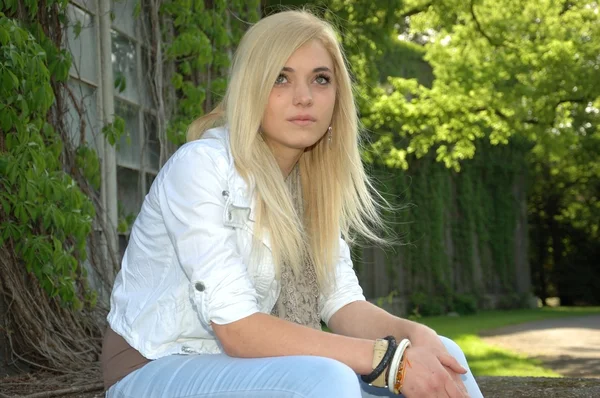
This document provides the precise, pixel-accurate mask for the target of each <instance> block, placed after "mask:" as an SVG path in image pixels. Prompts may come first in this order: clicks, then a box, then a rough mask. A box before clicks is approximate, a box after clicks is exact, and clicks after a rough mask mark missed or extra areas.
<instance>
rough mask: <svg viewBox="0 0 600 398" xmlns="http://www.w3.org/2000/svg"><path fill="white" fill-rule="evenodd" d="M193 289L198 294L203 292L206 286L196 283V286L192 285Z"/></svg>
mask: <svg viewBox="0 0 600 398" xmlns="http://www.w3.org/2000/svg"><path fill="white" fill-rule="evenodd" d="M194 287H195V288H196V290H197V291H199V292H203V291H204V289H206V286H204V283H202V282H196V284H195V285H194Z"/></svg>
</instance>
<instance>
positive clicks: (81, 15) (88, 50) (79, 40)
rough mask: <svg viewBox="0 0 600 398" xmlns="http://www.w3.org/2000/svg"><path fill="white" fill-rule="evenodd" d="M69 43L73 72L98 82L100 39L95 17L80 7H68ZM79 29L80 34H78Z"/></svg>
mask: <svg viewBox="0 0 600 398" xmlns="http://www.w3.org/2000/svg"><path fill="white" fill-rule="evenodd" d="M67 18H68V21H69V22H68V27H67V38H66V40H67V43H66V46H67V48H68V49H69V51H70V52H71V54H72V55H73V63H72V65H71V74H72V75H73V76H77V77H80V78H83V79H86V80H89V81H90V82H93V83H98V64H99V59H98V52H97V49H98V48H97V45H98V40H97V38H96V27H95V26H94V24H93V17H92V16H91V15H90V14H88V13H87V12H85V11H83V10H82V9H80V8H77V7H74V6H72V5H69V6H68V7H67ZM77 31H79V35H77V34H76V33H77Z"/></svg>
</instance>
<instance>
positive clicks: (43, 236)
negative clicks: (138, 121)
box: [0, 0, 259, 373]
mask: <svg viewBox="0 0 600 398" xmlns="http://www.w3.org/2000/svg"><path fill="white" fill-rule="evenodd" d="M68 4H69V2H68V1H67V0H46V1H44V2H36V1H29V0H0V44H1V46H0V96H1V98H0V132H1V135H0V219H1V221H2V222H1V223H0V276H1V278H0V295H1V298H0V299H4V300H7V301H8V302H10V303H11V307H10V311H9V312H8V314H7V317H6V319H5V331H6V335H7V337H8V342H9V344H10V347H11V352H12V355H13V357H15V358H18V359H20V360H22V361H25V362H27V363H29V364H31V365H33V366H35V367H38V368H43V369H51V370H55V371H57V372H63V373H64V372H68V371H71V370H81V369H89V370H91V371H96V370H97V369H96V367H95V366H92V367H90V363H92V362H94V361H96V360H97V357H98V353H99V350H100V336H101V333H102V331H101V330H102V329H103V328H104V317H105V309H103V308H98V307H96V302H97V293H96V291H95V289H94V288H97V287H98V286H104V287H108V288H110V286H111V285H112V278H113V277H114V269H116V268H117V264H116V258H117V256H116V253H117V248H115V247H111V246H110V242H107V240H106V239H104V238H103V237H104V236H105V235H106V232H107V231H108V229H109V228H114V226H110V227H109V226H107V225H105V222H104V221H103V220H104V218H105V217H104V214H103V212H104V209H103V207H102V203H101V200H100V194H101V192H100V191H101V186H102V181H101V175H102V174H101V172H100V165H101V160H100V158H99V157H98V153H97V152H96V150H95V149H94V148H93V147H92V145H91V143H88V142H86V134H85V131H86V127H87V126H86V117H85V116H86V115H85V113H86V109H85V106H84V104H83V103H82V101H79V100H78V99H77V96H76V95H74V93H73V92H72V91H71V88H70V86H69V85H68V84H67V82H68V79H69V71H70V69H71V55H70V53H69V52H68V51H67V50H66V48H65V46H64V44H65V29H70V28H72V29H73V30H74V32H75V35H76V36H77V35H78V34H79V33H80V32H81V29H82V27H81V25H80V24H79V26H78V25H77V24H78V22H72V21H69V19H68V17H67V13H66V10H67V6H68ZM135 14H136V16H138V17H139V18H140V19H143V26H144V28H145V29H147V30H146V32H145V33H147V34H148V37H149V38H150V40H149V42H150V44H149V47H150V51H149V56H147V57H145V59H146V62H147V63H148V64H147V66H149V68H148V69H147V70H148V75H147V76H146V78H147V79H149V80H150V81H151V83H152V88H153V93H152V95H153V96H154V99H155V102H156V103H157V104H158V106H157V107H158V111H157V116H158V123H157V135H158V137H159V140H160V144H161V163H162V162H164V161H165V160H166V158H167V157H168V156H169V153H170V152H172V150H173V148H174V147H175V146H176V145H178V144H180V143H181V142H182V141H183V137H184V136H185V128H186V126H187V125H188V124H189V123H190V122H191V120H193V119H194V118H195V117H197V116H200V115H201V114H203V113H204V112H206V110H208V109H210V108H212V107H213V106H214V105H215V104H216V103H217V102H218V100H219V98H220V96H221V95H222V93H223V91H224V88H225V84H226V82H225V76H226V71H227V68H228V66H229V60H230V56H231V53H232V51H233V47H234V46H235V44H236V43H237V41H238V40H239V38H240V37H241V35H242V34H243V31H244V30H245V29H246V28H247V27H248V25H249V24H250V23H252V22H255V21H256V20H257V19H258V15H259V2H258V1H234V2H225V1H210V2H209V1H206V2H197V1H190V0H173V1H162V0H151V1H148V2H138V3H137V6H136V7H135ZM142 16H143V17H144V18H142ZM73 24H74V26H73ZM115 77H116V81H115V82H114V83H115V88H116V90H122V89H123V88H125V87H127V84H133V83H132V82H127V81H125V77H124V76H122V75H117V76H115ZM67 110H71V111H72V110H74V112H76V113H77V114H78V116H79V120H80V123H79V125H77V126H69V125H67V120H68V118H65V114H66V113H67ZM74 132H75V133H74ZM101 133H102V137H103V139H105V140H106V141H107V142H108V143H109V144H111V145H113V146H114V145H117V144H118V142H119V140H120V137H121V135H123V134H127V131H126V126H125V123H124V121H123V119H121V118H119V117H115V120H114V122H113V123H110V124H108V125H106V126H104V127H103V128H102V129H101ZM120 221H122V222H120V224H119V226H118V228H119V229H120V230H122V231H126V230H127V229H128V227H129V224H130V223H131V221H132V217H129V218H126V217H123V219H122V220H120ZM107 245H108V246H107ZM103 249H108V252H109V253H111V255H110V257H109V262H111V261H113V260H115V261H114V262H115V263H114V264H112V263H111V264H103V263H102V261H101V260H102V259H103V258H104V259H106V257H105V256H103V255H102V253H101V250H103ZM90 278H91V279H93V280H94V282H95V285H94V287H92V286H91V285H90ZM32 304H33V305H32ZM3 333H4V331H3ZM24 353H27V354H24ZM82 353H83V354H82Z"/></svg>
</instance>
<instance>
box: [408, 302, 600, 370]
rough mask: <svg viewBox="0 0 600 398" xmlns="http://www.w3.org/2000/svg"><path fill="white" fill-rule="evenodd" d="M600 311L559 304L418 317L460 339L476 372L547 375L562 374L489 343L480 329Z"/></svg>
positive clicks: (442, 332) (599, 308)
mask: <svg viewBox="0 0 600 398" xmlns="http://www.w3.org/2000/svg"><path fill="white" fill-rule="evenodd" d="M592 314H600V307H556V308H540V309H531V310H509V311H483V312H480V313H478V314H476V315H468V316H461V317H448V316H437V317H427V318H420V319H418V320H417V321H418V322H421V323H423V324H425V325H428V326H430V327H432V328H433V329H435V330H436V331H437V332H438V334H440V335H442V336H446V337H449V338H451V339H453V340H454V341H456V343H458V345H459V346H460V347H461V348H462V349H463V351H464V352H465V355H466V356H467V359H468V361H469V366H470V367H471V370H472V371H473V374H475V375H476V376H537V377H541V376H546V377H560V375H559V374H557V373H555V372H553V371H552V370H549V369H546V368H544V367H543V366H542V364H541V362H540V361H538V360H535V359H530V358H527V357H526V356H523V355H520V354H517V353H515V352H512V351H510V350H505V349H502V348H499V347H495V346H492V345H489V344H486V343H485V342H483V340H481V338H480V337H479V333H480V332H482V331H484V330H488V329H494V328H499V327H502V326H508V325H515V324H519V323H524V322H529V321H537V320H542V319H550V318H559V317H566V316H585V315H592Z"/></svg>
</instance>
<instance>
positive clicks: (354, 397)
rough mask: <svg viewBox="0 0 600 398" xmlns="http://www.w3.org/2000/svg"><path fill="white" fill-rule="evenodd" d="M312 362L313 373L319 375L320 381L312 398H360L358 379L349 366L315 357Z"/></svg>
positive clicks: (311, 395)
mask: <svg viewBox="0 0 600 398" xmlns="http://www.w3.org/2000/svg"><path fill="white" fill-rule="evenodd" d="M311 362H313V363H312V364H311V371H312V372H314V374H315V375H318V380H317V382H316V383H315V385H314V387H315V388H314V389H313V391H312V393H311V394H310V398H312V397H315V398H316V397H331V398H338V397H339V398H342V397H343V398H360V396H361V392H360V384H359V382H358V377H357V375H356V373H354V371H353V370H352V369H351V368H350V367H349V366H347V365H345V364H343V363H341V362H339V361H336V360H334V359H330V358H323V357H313V358H312V361H311Z"/></svg>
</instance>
